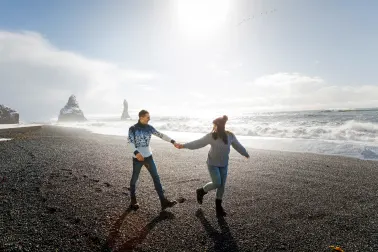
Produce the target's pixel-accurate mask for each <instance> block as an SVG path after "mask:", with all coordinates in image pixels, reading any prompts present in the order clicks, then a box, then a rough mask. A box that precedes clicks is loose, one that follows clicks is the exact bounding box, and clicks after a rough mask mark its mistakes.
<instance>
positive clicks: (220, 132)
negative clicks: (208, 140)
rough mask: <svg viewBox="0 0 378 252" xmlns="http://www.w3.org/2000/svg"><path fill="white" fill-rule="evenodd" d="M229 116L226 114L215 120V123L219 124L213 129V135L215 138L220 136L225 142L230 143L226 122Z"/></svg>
mask: <svg viewBox="0 0 378 252" xmlns="http://www.w3.org/2000/svg"><path fill="white" fill-rule="evenodd" d="M227 120H228V117H227V116H226V115H224V116H223V117H220V118H217V119H215V120H214V121H213V123H214V124H215V125H216V126H217V129H216V130H215V129H213V131H212V132H211V135H212V137H213V139H214V140H217V139H218V137H219V138H221V139H222V140H223V142H224V143H225V144H228V135H227V132H226V122H227Z"/></svg>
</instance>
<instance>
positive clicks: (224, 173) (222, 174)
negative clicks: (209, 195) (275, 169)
mask: <svg viewBox="0 0 378 252" xmlns="http://www.w3.org/2000/svg"><path fill="white" fill-rule="evenodd" d="M227 171H228V166H225V167H220V168H219V173H220V178H221V185H220V187H218V188H217V195H216V198H217V199H220V200H221V199H222V198H223V194H224V188H225V186H226V180H227Z"/></svg>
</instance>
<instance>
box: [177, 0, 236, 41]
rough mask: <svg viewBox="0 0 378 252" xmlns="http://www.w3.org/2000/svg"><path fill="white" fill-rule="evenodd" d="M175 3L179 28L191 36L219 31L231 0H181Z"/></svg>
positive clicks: (195, 36) (198, 36) (196, 36)
mask: <svg viewBox="0 0 378 252" xmlns="http://www.w3.org/2000/svg"><path fill="white" fill-rule="evenodd" d="M175 3H176V7H177V22H178V28H179V30H180V32H181V33H183V34H184V35H186V36H188V37H191V38H200V37H202V36H208V35H210V34H212V33H213V32H216V31H219V30H220V29H221V28H222V25H224V23H225V21H226V18H227V15H228V13H229V9H230V1H229V0H179V1H177V2H175Z"/></svg>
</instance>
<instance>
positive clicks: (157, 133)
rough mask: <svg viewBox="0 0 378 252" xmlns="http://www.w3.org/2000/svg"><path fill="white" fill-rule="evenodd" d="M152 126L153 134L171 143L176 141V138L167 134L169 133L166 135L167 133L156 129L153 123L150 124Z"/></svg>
mask: <svg viewBox="0 0 378 252" xmlns="http://www.w3.org/2000/svg"><path fill="white" fill-rule="evenodd" d="M150 127H151V133H152V134H153V135H155V136H157V137H159V138H161V139H163V140H164V141H167V142H170V143H172V144H174V143H175V142H176V141H175V140H173V139H172V138H170V137H169V136H167V135H165V134H163V133H161V132H159V131H157V130H156V129H155V128H154V127H152V126H151V125H150Z"/></svg>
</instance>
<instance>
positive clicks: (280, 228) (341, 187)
mask: <svg viewBox="0 0 378 252" xmlns="http://www.w3.org/2000/svg"><path fill="white" fill-rule="evenodd" d="M0 137H9V138H13V140H11V141H4V142H0V181H1V182H0V188H1V190H0V210H1V219H0V251H133V250H135V251H331V250H330V249H329V246H331V245H339V246H341V248H343V249H344V251H345V252H350V251H378V211H377V207H378V183H377V178H378V163H377V162H374V161H362V160H357V159H352V158H344V157H337V156H324V155H315V154H301V153H288V152H275V151H263V150H254V149H251V150H249V153H250V155H251V158H250V159H249V160H246V159H245V158H243V157H242V156H240V155H238V154H237V153H236V152H235V151H232V154H231V158H230V168H229V177H228V181H227V186H226V193H225V198H224V202H225V203H224V207H225V209H226V211H227V212H228V216H227V217H225V218H224V219H219V220H218V219H217V218H216V217H215V210H214V198H215V194H214V192H211V193H209V194H208V195H206V196H205V199H204V204H203V205H202V206H201V207H200V206H199V205H198V204H197V203H196V200H195V189H196V188H197V187H199V186H201V185H203V184H204V183H205V182H208V181H209V175H208V172H207V168H206V165H205V160H206V155H207V148H204V149H202V150H198V151H189V150H177V149H175V148H174V147H173V146H172V145H171V144H169V143H165V142H163V141H161V140H154V141H153V142H152V147H153V151H154V158H155V161H156V163H157V165H158V170H159V173H160V178H161V181H162V184H163V187H164V189H165V191H166V195H167V196H168V197H169V198H180V197H183V198H185V199H186V201H184V202H183V203H180V204H178V205H177V206H175V207H174V208H172V209H169V210H167V211H165V212H162V213H160V204H159V201H158V198H157V194H156V192H155V191H154V188H153V183H152V179H151V178H150V176H149V174H148V172H147V171H146V170H143V171H142V173H141V176H140V180H139V186H138V191H137V193H138V200H139V203H140V206H141V207H140V209H139V210H138V211H136V212H134V211H129V210H128V209H127V208H128V204H129V195H128V189H127V187H128V184H129V179H130V176H131V171H132V163H131V157H130V152H129V151H128V149H127V147H126V139H124V138H122V137H112V136H102V135H96V134H91V133H88V132H85V131H83V130H74V129H69V128H58V127H48V126H44V127H42V128H41V129H36V130H33V131H30V132H21V133H20V132H18V133H10V132H6V133H4V132H3V133H0ZM155 139H156V138H155ZM177 140H179V139H177Z"/></svg>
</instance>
